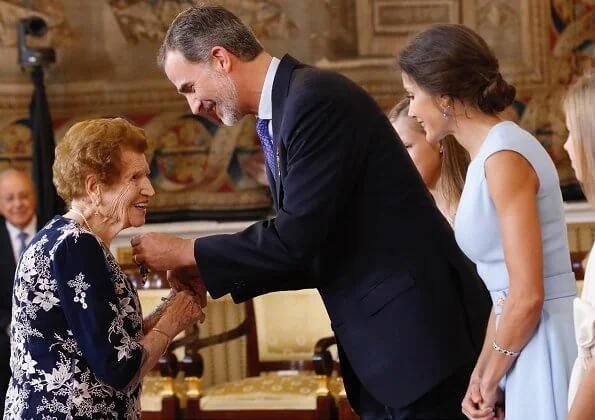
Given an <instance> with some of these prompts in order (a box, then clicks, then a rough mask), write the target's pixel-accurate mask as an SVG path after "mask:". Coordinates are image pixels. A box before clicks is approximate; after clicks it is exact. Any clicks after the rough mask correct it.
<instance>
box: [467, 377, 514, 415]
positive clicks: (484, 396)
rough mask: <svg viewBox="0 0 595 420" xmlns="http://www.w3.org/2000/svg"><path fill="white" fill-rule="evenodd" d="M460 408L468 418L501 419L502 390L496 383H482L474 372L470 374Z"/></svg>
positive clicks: (502, 409) (502, 405) (502, 408)
mask: <svg viewBox="0 0 595 420" xmlns="http://www.w3.org/2000/svg"><path fill="white" fill-rule="evenodd" d="M461 409H462V411H463V414H464V415H465V416H467V418H468V419H470V420H493V419H498V420H503V419H504V392H503V391H502V389H501V388H500V387H499V386H498V385H497V384H496V385H488V384H485V383H482V381H481V379H480V378H479V377H478V376H477V375H476V374H475V373H474V374H472V375H471V380H470V382H469V387H468V388H467V392H466V393H465V397H464V399H463V402H462V403H461Z"/></svg>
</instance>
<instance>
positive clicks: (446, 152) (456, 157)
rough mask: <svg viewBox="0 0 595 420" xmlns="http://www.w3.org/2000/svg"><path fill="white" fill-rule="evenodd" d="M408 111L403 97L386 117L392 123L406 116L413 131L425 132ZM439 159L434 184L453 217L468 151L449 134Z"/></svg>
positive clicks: (468, 159)
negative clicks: (437, 174) (439, 164)
mask: <svg viewBox="0 0 595 420" xmlns="http://www.w3.org/2000/svg"><path fill="white" fill-rule="evenodd" d="M408 112H409V99H408V98H404V99H402V100H401V101H399V103H397V104H396V105H395V106H394V107H393V109H391V110H390V111H389V113H388V119H389V120H390V121H391V122H392V123H394V122H395V121H396V120H397V119H399V118H402V117H403V118H408V120H409V123H410V124H411V128H412V129H413V130H414V131H417V132H418V133H422V134H425V131H424V128H423V127H422V126H421V124H420V123H418V122H417V121H416V120H415V119H413V118H409V117H408V115H407V114H408ZM441 160H442V165H441V168H440V179H439V180H438V183H437V184H436V190H437V191H438V194H440V196H441V197H442V198H443V199H444V201H445V203H446V206H447V209H446V210H447V211H448V213H449V215H451V216H453V217H454V214H455V213H456V210H457V207H458V206H459V201H460V200H461V193H462V192H463V186H464V185H465V177H466V176H467V167H468V166H469V162H470V158H469V153H467V151H466V150H465V148H464V147H463V146H461V145H460V144H459V143H458V142H457V140H456V139H455V138H454V137H453V136H450V135H449V136H446V137H445V138H444V139H442V156H441Z"/></svg>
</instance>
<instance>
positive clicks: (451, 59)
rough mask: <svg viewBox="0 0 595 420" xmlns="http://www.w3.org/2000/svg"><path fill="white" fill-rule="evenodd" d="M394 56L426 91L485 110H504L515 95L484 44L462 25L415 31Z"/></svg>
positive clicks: (437, 26) (488, 48)
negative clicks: (397, 55)
mask: <svg viewBox="0 0 595 420" xmlns="http://www.w3.org/2000/svg"><path fill="white" fill-rule="evenodd" d="M398 60H399V66H400V67H401V70H402V71H403V72H405V73H406V74H407V75H408V76H409V77H411V78H412V79H413V80H414V81H415V83H417V85H418V86H419V87H421V88H422V89H423V90H425V91H426V92H428V93H429V94H431V95H436V96H441V95H446V96H448V97H451V98H453V99H459V100H461V101H463V102H466V103H469V104H472V105H476V106H477V107H478V108H479V109H480V110H481V111H482V112H484V113H486V114H497V113H499V112H502V111H504V109H506V108H507V107H508V106H509V105H510V104H512V102H513V101H514V97H515V95H516V89H515V88H514V86H512V85H509V84H508V83H507V82H506V81H505V80H504V79H503V78H502V74H500V70H499V65H498V60H497V59H496V57H495V55H494V53H493V51H492V50H491V49H490V47H489V46H488V44H487V43H486V42H485V41H484V39H483V38H482V37H481V36H479V35H478V34H477V33H475V32H474V31H473V30H471V29H469V28H467V27H466V26H463V25H456V24H443V25H435V26H432V27H431V28H429V29H427V30H426V31H423V32H421V33H419V34H417V35H416V36H415V37H414V38H413V39H412V40H411V42H410V43H409V44H408V45H407V46H406V47H405V49H403V51H401V53H400V54H399V59H398Z"/></svg>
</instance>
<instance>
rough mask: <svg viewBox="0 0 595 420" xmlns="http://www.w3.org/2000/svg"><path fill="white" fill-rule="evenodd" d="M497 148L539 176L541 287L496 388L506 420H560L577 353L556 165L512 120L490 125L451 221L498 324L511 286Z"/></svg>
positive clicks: (572, 288)
mask: <svg viewBox="0 0 595 420" xmlns="http://www.w3.org/2000/svg"><path fill="white" fill-rule="evenodd" d="M502 150H510V151H514V152H516V153H519V154H520V155H522V156H523V157H524V158H525V159H526V160H527V161H528V162H529V163H530V164H531V166H532V167H533V169H534V170H535V172H536V174H537V176H538V177H539V183H540V188H539V192H538V194H537V201H538V209H539V220H540V222H541V223H540V224H541V237H542V242H543V264H544V267H543V271H544V284H545V303H544V306H543V311H542V314H541V321H540V323H539V325H538V327H537V329H536V331H535V333H534V335H533V336H532V337H531V339H530V340H529V342H528V343H527V345H526V346H525V347H524V348H523V349H522V351H521V354H520V355H519V356H518V358H517V360H516V362H515V364H514V365H513V367H512V368H511V369H510V371H509V372H508V374H507V375H506V377H505V378H504V379H503V380H502V383H501V386H502V387H503V388H504V392H505V399H506V400H505V404H506V408H505V415H506V420H529V419H535V420H563V419H565V418H566V416H567V395H568V382H569V379H570V372H571V370H572V365H573V362H574V359H575V358H576V353H577V350H576V344H575V340H574V330H573V320H572V313H573V307H572V302H573V299H574V297H575V295H576V282H575V278H574V274H573V273H572V270H571V266H570V253H569V250H568V239H567V233H566V224H565V220H564V210H563V206H562V194H561V192H560V187H559V180H558V174H557V172H556V168H555V166H554V164H553V162H552V160H551V159H550V157H549V156H548V154H547V152H546V151H545V149H544V148H543V147H542V146H541V144H540V143H539V142H538V141H537V139H535V138H534V137H533V136H532V135H531V134H529V133H528V132H526V131H524V130H523V129H521V128H520V127H519V126H518V125H516V124H515V123H513V122H510V121H506V122H501V123H499V124H496V125H495V126H494V127H493V128H492V129H491V130H490V131H489V133H488V135H487V137H486V139H485V141H484V143H483V144H482V146H481V148H480V150H479V153H478V154H477V156H476V157H475V158H474V159H473V160H472V161H471V164H470V165H469V169H468V172H467V178H466V180H465V187H464V189H463V194H462V196H461V201H460V204H459V208H458V210H457V215H456V218H455V235H456V239H457V242H458V244H459V246H460V247H461V249H462V250H463V252H465V254H467V256H468V257H469V258H470V259H471V260H472V261H473V262H474V263H475V264H476V265H477V271H478V273H479V275H480V276H481V278H482V279H483V281H484V282H485V284H486V286H487V288H488V289H489V291H490V294H491V295H492V301H493V303H494V311H495V313H496V320H497V322H498V320H499V315H500V313H501V311H502V304H503V301H504V299H506V296H507V294H508V285H509V282H508V271H507V269H506V263H505V260H504V250H503V246H502V235H501V232H500V224H499V220H498V215H497V212H496V208H495V207H494V203H493V201H492V199H491V197H490V192H489V190H488V184H487V180H486V177H485V169H484V164H485V161H486V159H487V158H488V157H490V156H491V155H492V154H494V153H496V152H499V151H502ZM491 338H492V337H488V339H491Z"/></svg>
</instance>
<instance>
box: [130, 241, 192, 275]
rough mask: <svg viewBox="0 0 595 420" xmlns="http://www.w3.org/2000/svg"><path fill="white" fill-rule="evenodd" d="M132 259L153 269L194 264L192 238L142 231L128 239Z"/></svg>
mask: <svg viewBox="0 0 595 420" xmlns="http://www.w3.org/2000/svg"><path fill="white" fill-rule="evenodd" d="M130 244H131V245H132V259H133V261H134V262H135V263H136V264H139V265H144V266H146V267H148V268H150V269H151V270H153V271H166V270H171V269H174V268H178V267H181V266H190V265H195V264H196V262H195V260H194V240H192V239H182V238H178V237H176V236H173V235H167V234H164V233H144V234H142V235H136V236H134V237H132V239H131V240H130Z"/></svg>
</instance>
